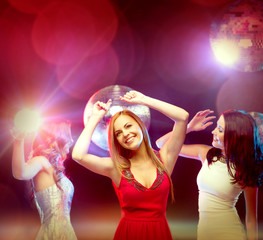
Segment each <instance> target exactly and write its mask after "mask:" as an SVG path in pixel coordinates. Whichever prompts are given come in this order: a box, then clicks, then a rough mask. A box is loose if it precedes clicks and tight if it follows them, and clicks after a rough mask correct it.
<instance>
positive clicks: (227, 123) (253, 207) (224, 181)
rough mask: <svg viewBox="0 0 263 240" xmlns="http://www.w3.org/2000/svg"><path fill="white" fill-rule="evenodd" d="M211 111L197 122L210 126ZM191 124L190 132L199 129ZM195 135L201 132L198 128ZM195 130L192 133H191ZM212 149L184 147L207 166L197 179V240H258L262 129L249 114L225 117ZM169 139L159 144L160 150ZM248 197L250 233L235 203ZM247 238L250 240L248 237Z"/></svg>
mask: <svg viewBox="0 0 263 240" xmlns="http://www.w3.org/2000/svg"><path fill="white" fill-rule="evenodd" d="M209 113H211V111H206V112H205V113H204V112H199V113H197V114H196V116H195V117H194V119H193V120H192V121H194V122H195V124H196V125H198V124H199V126H201V125H202V124H205V123H206V122H207V120H208V119H206V116H207V115H208V114H209ZM192 121H191V122H190V123H189V126H190V127H189V128H190V129H191V128H194V127H193V126H192V125H194V124H192ZM196 130H201V128H199V129H198V127H196ZM189 131H191V130H189ZM212 134H213V142H212V146H213V147H211V146H206V145H198V144H190V145H183V147H182V149H181V152H180V156H184V157H188V158H193V159H197V160H200V161H201V162H202V168H201V170H200V172H199V174H198V176H197V184H198V189H199V223H198V232H197V239H198V240H206V239H207V240H208V239H214V240H216V239H218V240H222V239H224V240H243V239H249V240H252V239H253V240H255V239H257V235H258V222H257V194H258V186H259V185H260V184H261V183H260V175H261V174H262V160H263V155H262V147H260V145H259V144H258V142H259V140H260V139H259V138H258V137H259V135H258V127H257V125H256V123H255V120H254V119H253V118H252V117H251V116H250V115H249V114H247V113H245V112H242V111H236V110H229V111H226V112H224V113H223V114H222V115H221V116H220V118H219V120H218V121H217V127H216V128H215V129H214V130H213V131H212ZM167 137H169V134H167V135H165V136H163V137H162V138H160V139H158V140H157V145H158V146H159V147H161V146H162V144H164V143H165V141H166V138H167ZM242 192H244V194H245V201H246V230H247V234H246V232H245V229H244V227H243V224H242V223H241V221H240V218H239V216H238V213H237V211H236V208H235V204H236V202H237V200H238V197H239V195H240V194H241V193H242ZM246 235H247V236H246Z"/></svg>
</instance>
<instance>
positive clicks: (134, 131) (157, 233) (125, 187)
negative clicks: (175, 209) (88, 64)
mask: <svg viewBox="0 0 263 240" xmlns="http://www.w3.org/2000/svg"><path fill="white" fill-rule="evenodd" d="M120 99H121V100H123V101H125V102H128V103H131V104H142V105H146V106H148V107H150V108H153V109H155V110H157V111H160V112H161V113H163V114H165V115H166V116H167V117H169V118H171V119H172V120H174V121H175V122H176V124H175V125H174V129H173V131H172V134H171V137H170V138H169V140H168V142H167V144H165V145H164V146H163V147H162V148H161V149H160V151H159V152H155V151H154V150H153V149H152V147H151V142H150V139H149V136H148V132H147V129H146V127H145V125H144V123H143V122H142V121H141V119H140V118H139V117H137V116H136V115H135V114H133V113H132V112H130V111H128V110H124V111H121V112H118V113H116V114H115V115H114V116H113V117H112V118H111V120H110V123H109V127H108V139H109V152H110V157H104V158H101V157H98V156H95V155H92V154H89V153H88V150H89V146H90V141H91V136H92V134H93V131H94V129H95V128H96V126H97V124H98V123H99V121H100V120H101V119H102V118H103V117H104V116H105V114H106V113H107V111H108V110H109V108H110V105H111V100H109V101H108V102H107V103H102V102H96V103H95V104H94V106H93V111H92V115H91V117H90V118H89V120H88V122H87V124H86V126H85V128H84V130H83V131H82V133H81V135H80V137H79V139H78V140H77V142H76V145H75V147H74V148H73V152H72V157H73V159H74V160H76V161H77V162H78V163H80V164H81V165H83V166H84V167H86V168H87V169H89V170H91V171H93V172H95V173H98V174H101V175H104V176H107V177H109V178H110V179H111V180H112V182H113V186H114V189H115V191H116V194H117V196H118V198H119V202H120V205H121V210H122V217H121V220H120V222H119V225H118V228H117V230H116V232H115V235H114V239H115V240H124V239H125V240H148V239H163V240H168V239H169V240H171V239H172V236H171V232H170V229H169V226H168V223H167V219H166V206H167V199H168V195H169V190H170V188H171V189H172V182H171V174H172V171H173V168H174V165H175V163H176V160H177V157H178V154H179V152H180V149H181V146H182V144H183V142H184V138H185V132H186V125H187V121H188V113H187V112H186V111H185V110H183V109H181V108H179V107H176V106H174V105H171V104H169V103H166V102H163V101H160V100H157V99H154V98H150V97H148V96H145V95H143V94H141V93H139V92H136V91H130V92H127V93H126V94H125V95H124V97H120ZM171 194H173V190H171ZM172 196H173V195H172Z"/></svg>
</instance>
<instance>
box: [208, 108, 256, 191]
mask: <svg viewBox="0 0 263 240" xmlns="http://www.w3.org/2000/svg"><path fill="white" fill-rule="evenodd" d="M222 115H223V117H224V120H225V129H224V148H225V157H226V164H227V167H228V172H229V174H230V176H231V177H233V181H232V182H233V184H234V183H239V184H240V185H241V186H242V187H246V186H252V187H255V186H257V181H258V177H259V175H260V168H259V166H258V165H257V162H256V159H255V145H254V128H255V127H256V126H255V121H254V119H253V118H252V117H251V116H250V115H249V114H247V113H245V112H243V111H237V110H228V111H226V112H224V113H223V114H222ZM221 155H222V153H221V150H220V149H216V148H212V149H210V150H209V151H208V153H207V159H208V163H209V164H211V163H212V162H213V161H214V159H215V158H214V157H217V159H219V158H220V157H221Z"/></svg>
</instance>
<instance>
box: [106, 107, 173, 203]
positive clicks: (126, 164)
mask: <svg viewBox="0 0 263 240" xmlns="http://www.w3.org/2000/svg"><path fill="white" fill-rule="evenodd" d="M121 115H128V116H130V117H132V118H133V119H134V120H135V121H136V122H137V123H138V125H139V126H140V128H141V131H142V134H143V141H144V143H145V146H146V151H147V154H148V156H149V157H150V158H151V159H152V161H153V163H154V165H155V166H156V167H157V168H158V169H160V170H162V171H164V172H165V173H166V174H167V176H168V178H169V182H170V186H171V199H172V201H174V193H173V183H172V179H171V177H170V175H169V174H168V171H167V169H166V168H165V166H164V165H163V163H162V161H161V160H160V159H159V157H158V156H157V155H156V152H155V151H154V150H153V148H152V146H151V142H150V138H149V134H148V131H147V128H146V126H145V124H144V123H143V121H142V120H141V119H140V118H139V117H138V116H137V115H135V114H134V113H133V112H131V111H129V110H127V109H125V110H123V111H120V112H118V113H116V114H115V115H114V116H113V117H112V118H111V120H110V123H109V128H108V144H109V152H110V156H111V157H112V159H113V160H114V163H115V165H116V168H117V169H118V171H119V172H120V173H121V174H122V175H123V176H124V177H125V178H127V177H126V176H125V175H124V174H123V171H125V170H128V169H129V168H130V167H131V163H130V161H129V158H130V157H131V154H132V150H129V149H125V148H123V147H122V146H121V145H120V144H119V142H118V140H117V138H116V136H115V134H114V123H115V121H116V119H117V118H118V117H119V116H121Z"/></svg>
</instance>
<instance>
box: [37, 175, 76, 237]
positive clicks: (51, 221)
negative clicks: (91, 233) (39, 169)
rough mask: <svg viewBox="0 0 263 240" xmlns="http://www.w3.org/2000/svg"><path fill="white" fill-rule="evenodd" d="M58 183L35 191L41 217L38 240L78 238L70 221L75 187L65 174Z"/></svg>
mask: <svg viewBox="0 0 263 240" xmlns="http://www.w3.org/2000/svg"><path fill="white" fill-rule="evenodd" d="M60 177H61V178H60V180H59V181H58V182H57V184H54V185H52V186H50V187H48V188H46V189H44V190H41V191H38V192H34V196H35V202H36V205H37V209H38V212H39V215H40V219H41V227H40V230H39V232H38V235H37V238H36V239H37V240H40V239H41V240H42V239H45V240H62V239H63V240H64V239H65V240H75V239H77V237H76V235H75V232H74V229H73V227H72V225H71V222H70V209H71V202H72V198H73V194H74V187H73V184H72V183H71V181H70V180H69V179H68V178H67V177H65V176H64V175H63V174H61V176H60Z"/></svg>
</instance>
